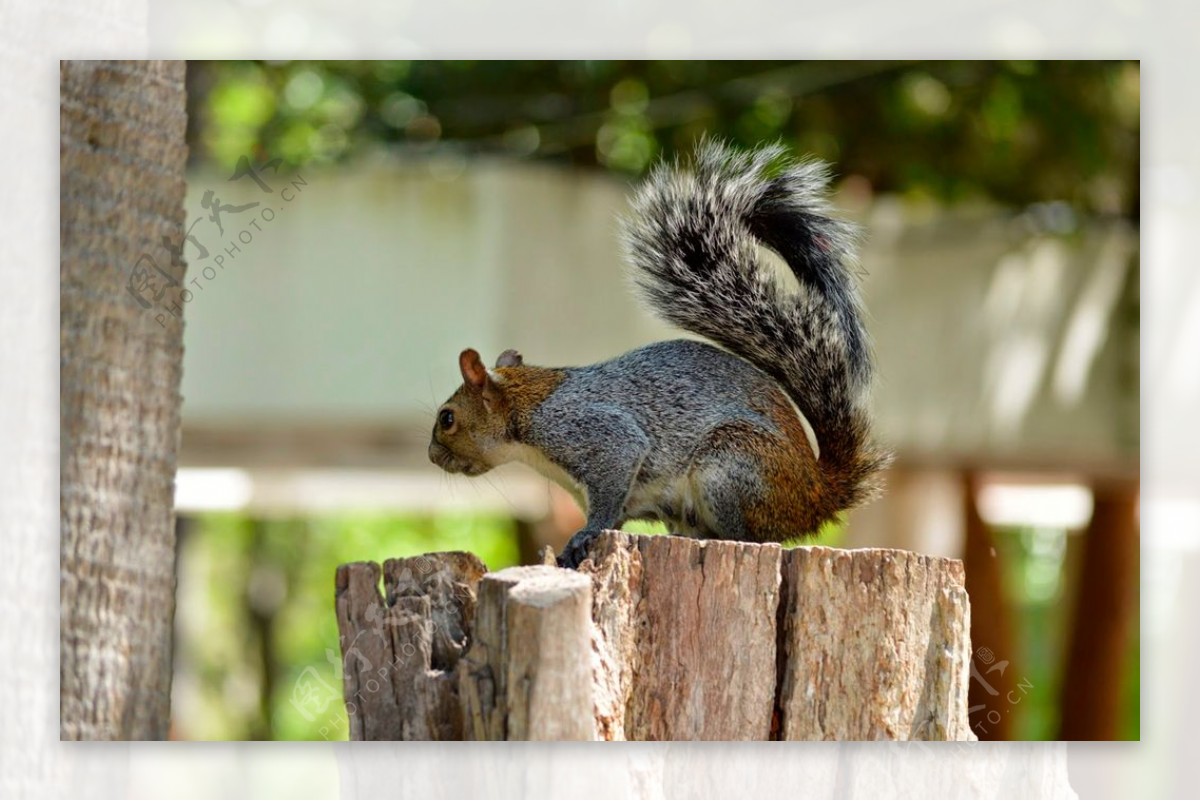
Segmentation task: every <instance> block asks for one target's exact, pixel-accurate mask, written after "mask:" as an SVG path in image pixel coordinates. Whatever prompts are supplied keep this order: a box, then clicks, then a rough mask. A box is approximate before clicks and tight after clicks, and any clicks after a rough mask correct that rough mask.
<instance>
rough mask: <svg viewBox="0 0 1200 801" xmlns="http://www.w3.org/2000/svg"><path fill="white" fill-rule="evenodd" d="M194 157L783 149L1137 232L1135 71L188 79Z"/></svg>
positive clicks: (385, 68)
mask: <svg viewBox="0 0 1200 801" xmlns="http://www.w3.org/2000/svg"><path fill="white" fill-rule="evenodd" d="M188 87H189V103H190V105H191V108H190V119H191V120H192V122H191V135H190V138H191V139H192V142H191V145H192V153H193V156H194V157H195V158H198V159H203V160H209V161H213V162H216V163H217V164H219V165H221V166H222V167H224V168H231V167H232V166H233V165H234V164H235V163H236V161H237V160H238V158H240V157H241V156H243V155H249V154H253V155H255V156H257V157H258V158H260V159H266V158H274V157H281V158H283V159H285V160H286V161H288V162H291V163H293V164H295V165H308V164H314V163H318V164H319V163H334V162H340V161H343V160H346V159H350V158H354V157H361V156H364V155H366V154H369V153H372V152H375V151H378V150H399V151H402V152H405V153H423V152H433V151H435V150H437V151H439V152H453V153H459V154H464V155H470V154H478V153H492V154H503V155H507V156H512V157H518V158H539V159H551V160H554V161H557V162H561V163H564V164H570V165H575V166H580V167H595V166H599V167H603V168H607V169H610V170H614V171H617V172H619V173H625V174H630V175H636V174H638V173H641V172H642V171H644V170H645V169H646V168H647V167H649V166H650V165H651V164H652V163H653V162H654V161H655V160H656V159H657V158H659V157H660V156H672V155H674V154H676V153H679V152H686V151H689V150H690V149H691V145H692V143H693V142H694V141H695V140H696V139H697V138H698V137H700V136H702V135H715V136H720V137H723V138H726V139H730V140H732V141H734V142H737V143H740V144H742V145H747V146H749V145H754V144H758V143H761V142H763V141H769V140H781V141H783V142H784V143H785V144H787V145H789V146H790V147H791V148H793V149H794V150H795V151H796V152H799V153H812V154H814V155H817V156H819V157H821V158H824V159H826V160H828V161H831V162H833V163H834V165H835V168H836V170H837V172H838V174H839V175H841V176H843V177H847V178H848V177H855V178H856V180H858V181H859V182H860V185H862V186H864V187H869V188H870V189H871V190H873V191H877V192H881V191H886V192H901V193H905V194H909V195H913V196H915V197H921V198H934V199H938V200H941V201H948V202H953V201H962V200H971V199H975V198H990V199H993V200H996V201H999V202H1001V203H1005V204H1009V205H1012V206H1018V207H1023V206H1027V205H1030V204H1034V203H1041V202H1051V201H1064V202H1066V203H1069V204H1070V205H1071V206H1072V207H1073V208H1074V209H1075V210H1076V211H1077V212H1080V213H1084V214H1097V215H1123V216H1126V217H1131V218H1136V217H1137V214H1138V169H1139V166H1138V149H1139V116H1140V68H1139V65H1138V63H1137V62H1117V61H1111V62H1083V61H934V62H888V61H862V62H836V61H816V62H787V61H385V62H365V61H336V62H192V63H190V64H189V76H188Z"/></svg>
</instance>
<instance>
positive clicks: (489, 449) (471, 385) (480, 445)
mask: <svg viewBox="0 0 1200 801" xmlns="http://www.w3.org/2000/svg"><path fill="white" fill-rule="evenodd" d="M521 365H522V361H521V354H519V353H517V352H516V351H515V350H506V351H504V353H501V354H500V358H499V359H497V360H496V368H497V370H499V369H500V368H512V367H520V366H521ZM458 367H459V370H460V371H461V372H462V377H463V383H462V386H461V387H459V388H458V390H457V391H456V392H455V393H454V394H453V395H451V396H450V398H449V399H448V400H447V401H446V402H445V403H443V404H442V406H441V408H439V409H438V412H437V418H436V420H435V421H434V424H433V438H432V439H431V440H430V443H429V460H430V461H431V462H433V463H434V464H436V465H437V466H438V467H440V468H442V469H443V470H445V471H446V472H448V473H464V474H466V475H468V476H478V475H482V474H483V473H486V472H487V471H488V470H491V469H492V468H493V467H495V466H496V465H497V464H499V460H498V458H497V457H498V454H499V453H500V452H501V451H500V449H501V446H503V445H505V444H507V443H509V442H512V434H511V430H512V427H511V425H510V423H511V420H512V411H513V408H512V403H511V402H510V398H509V397H508V393H506V392H505V391H504V388H503V387H502V384H503V383H504V378H503V377H502V376H501V375H500V374H499V373H496V372H493V371H491V370H488V369H487V368H486V367H484V366H483V362H482V361H481V360H480V358H479V353H478V352H476V351H475V350H472V349H471V348H467V349H466V350H464V351H463V352H462V353H461V354H459V357H458Z"/></svg>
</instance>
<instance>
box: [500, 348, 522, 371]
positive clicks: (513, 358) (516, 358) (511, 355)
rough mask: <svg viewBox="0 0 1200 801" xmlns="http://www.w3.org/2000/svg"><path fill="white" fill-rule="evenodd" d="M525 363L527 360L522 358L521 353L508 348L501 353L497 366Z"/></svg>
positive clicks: (514, 365) (513, 365) (515, 365)
mask: <svg viewBox="0 0 1200 801" xmlns="http://www.w3.org/2000/svg"><path fill="white" fill-rule="evenodd" d="M524 363H525V360H524V359H522V358H521V354H519V353H517V352H516V351H515V350H513V349H512V348H509V349H508V350H506V351H504V353H501V354H500V356H499V357H498V358H497V359H496V366H497V367H520V366H521V365H523V364H524Z"/></svg>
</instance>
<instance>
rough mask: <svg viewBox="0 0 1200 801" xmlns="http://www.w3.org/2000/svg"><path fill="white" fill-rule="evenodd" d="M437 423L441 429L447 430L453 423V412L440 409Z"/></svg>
mask: <svg viewBox="0 0 1200 801" xmlns="http://www.w3.org/2000/svg"><path fill="white" fill-rule="evenodd" d="M438 425H440V426H441V427H442V430H443V431H449V430H450V427H451V426H453V425H454V412H452V411H451V410H449V409H442V411H441V413H440V414H438Z"/></svg>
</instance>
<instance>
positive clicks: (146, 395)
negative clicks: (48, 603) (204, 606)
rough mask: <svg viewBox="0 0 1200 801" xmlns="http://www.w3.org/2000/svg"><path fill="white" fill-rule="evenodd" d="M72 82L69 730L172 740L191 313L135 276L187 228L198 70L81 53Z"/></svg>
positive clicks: (64, 465)
mask: <svg viewBox="0 0 1200 801" xmlns="http://www.w3.org/2000/svg"><path fill="white" fill-rule="evenodd" d="M60 77H61V84H60V89H61V109H60V124H61V165H60V166H61V189H60V192H61V196H60V241H61V258H62V263H61V281H60V287H61V289H60V291H61V294H60V298H61V307H60V334H61V342H60V345H61V361H60V393H61V394H60V399H61V409H60V420H59V423H60V437H61V455H60V459H61V465H60V466H61V479H60V480H61V484H60V500H61V512H60V514H61V526H62V540H61V568H62V574H61V575H62V578H61V610H60V659H59V669H60V690H59V693H60V734H61V737H62V738H63V739H69V740H113V739H118V740H127V739H130V740H141V739H161V738H164V737H166V736H167V727H168V722H169V717H170V690H171V626H172V618H173V616H174V604H175V602H174V592H175V531H174V511H173V504H174V483H175V458H176V453H177V451H178V446H179V405H180V395H179V381H180V376H181V370H182V358H183V324H182V321H181V320H180V318H179V317H177V316H173V315H169V314H168V315H165V316H164V318H163V319H162V320H157V319H156V313H155V311H154V310H153V309H148V308H146V307H144V306H143V305H142V303H140V302H139V300H138V299H137V297H135V296H134V294H133V293H132V292H131V291H130V290H129V285H130V280H131V275H132V274H133V270H134V269H135V265H137V264H138V262H139V259H140V258H141V257H142V255H143V254H146V253H152V254H164V253H165V251H163V250H162V241H163V238H164V237H167V238H169V240H170V241H173V242H180V241H181V240H182V238H183V226H184V208H183V198H184V165H185V162H186V158H187V148H186V144H185V140H184V131H185V127H186V112H185V103H184V65H183V62H158V61H141V62H75V61H65V62H62V65H61V71H60ZM156 258H157V263H158V265H159V267H161V268H162V270H163V271H164V272H165V273H166V275H167V276H170V277H171V278H172V279H173V280H175V281H177V282H180V283H182V281H183V271H184V269H183V266H182V265H175V264H173V263H172V259H171V258H170V257H169V256H165V258H164V257H163V256H157V257H156ZM154 275H155V276H158V277H159V279H158V280H166V279H165V277H163V274H162V273H158V272H155V273H154Z"/></svg>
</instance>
